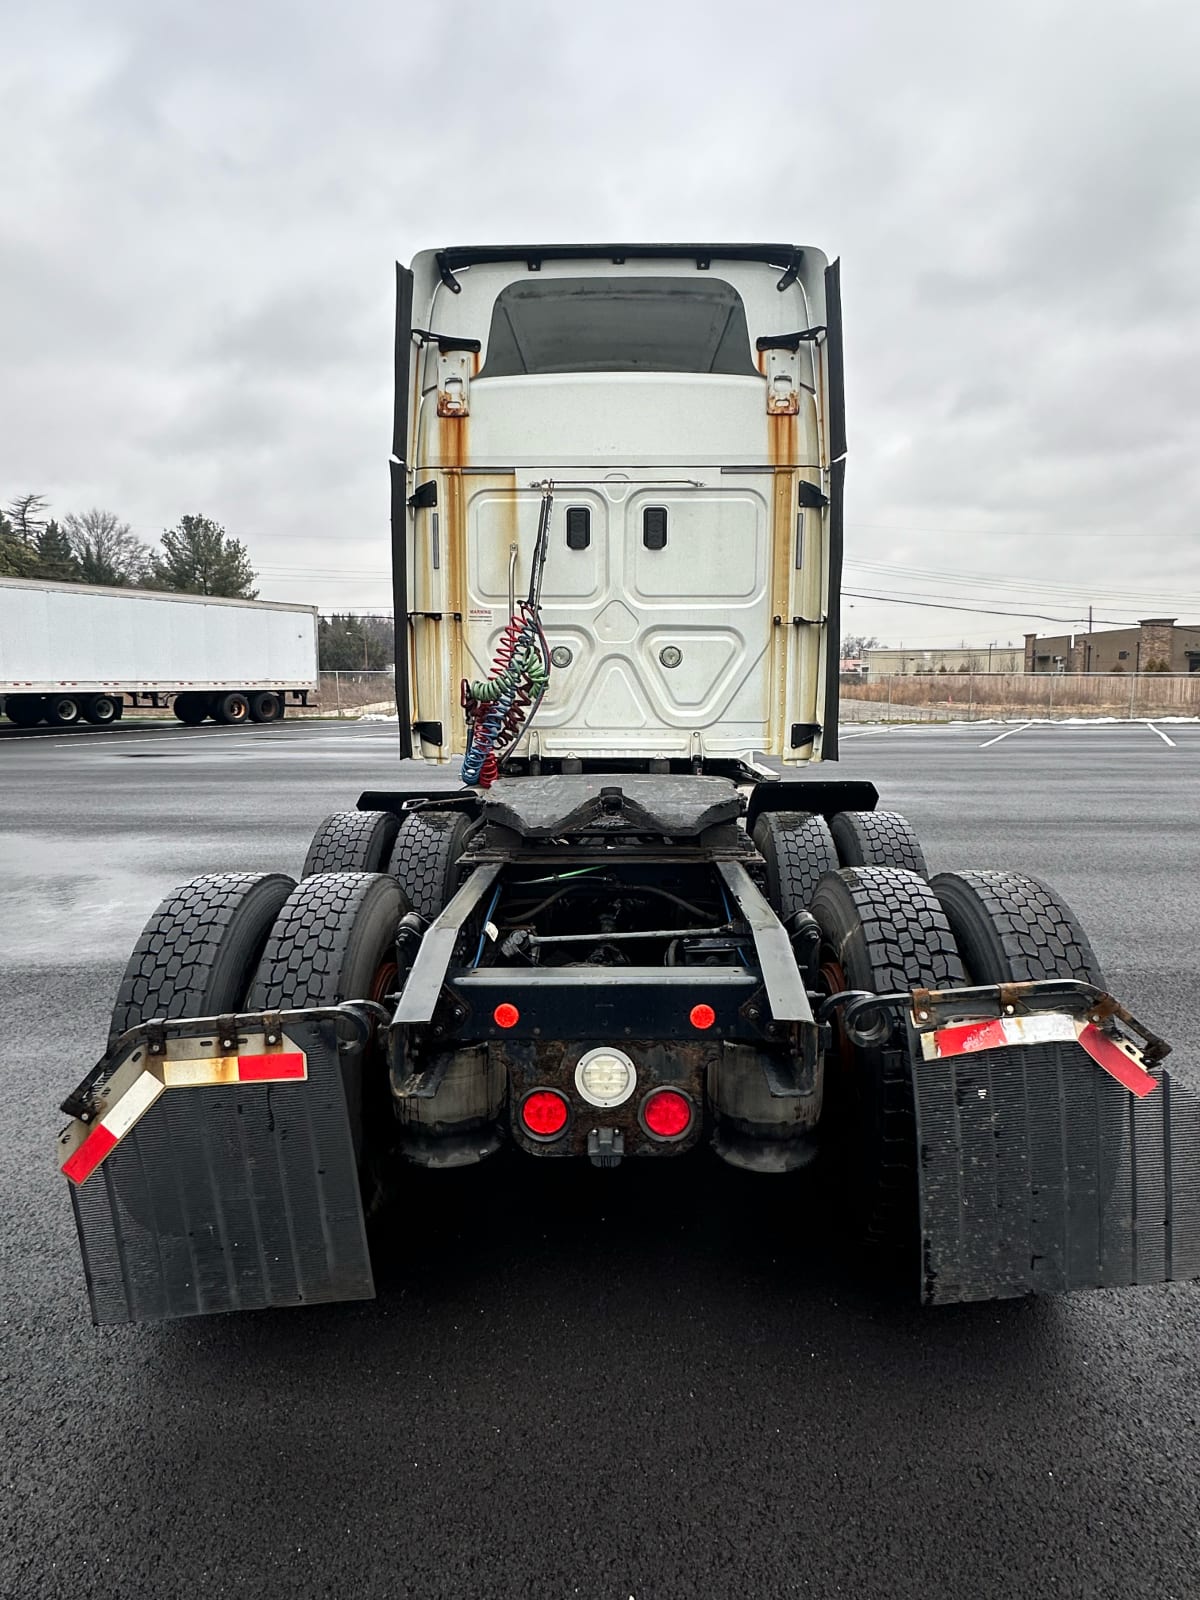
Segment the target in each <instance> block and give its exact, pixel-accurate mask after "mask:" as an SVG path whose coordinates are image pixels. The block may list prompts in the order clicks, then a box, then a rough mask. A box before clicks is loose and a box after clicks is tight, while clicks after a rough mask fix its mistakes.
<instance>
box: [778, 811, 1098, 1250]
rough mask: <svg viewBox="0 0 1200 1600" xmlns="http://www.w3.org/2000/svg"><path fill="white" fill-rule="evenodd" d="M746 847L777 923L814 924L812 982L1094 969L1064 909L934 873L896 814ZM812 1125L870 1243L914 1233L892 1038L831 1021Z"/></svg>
mask: <svg viewBox="0 0 1200 1600" xmlns="http://www.w3.org/2000/svg"><path fill="white" fill-rule="evenodd" d="M754 840H755V843H756V845H757V846H758V849H759V852H760V854H761V855H762V857H763V861H764V867H765V877H766V889H767V896H768V899H769V900H770V901H771V904H772V906H773V908H774V909H775V911H776V913H777V914H778V915H779V916H780V918H781V919H782V920H784V921H786V920H787V918H788V917H789V916H790V915H792V914H793V913H794V912H796V911H798V910H803V911H809V912H811V913H812V915H813V917H815V919H816V922H817V924H818V927H819V928H820V935H821V942H820V954H819V966H820V987H821V990H822V992H823V993H825V994H827V995H828V994H834V993H837V992H839V991H841V990H845V989H861V990H871V991H874V992H875V993H878V994H884V993H895V992H898V991H907V990H910V989H913V988H917V987H921V988H945V987H949V986H955V985H963V984H993V983H1009V982H1024V981H1030V980H1036V979H1040V978H1055V977H1066V978H1077V979H1080V980H1082V981H1084V982H1086V983H1091V984H1094V985H1095V986H1096V987H1098V988H1103V987H1104V975H1103V972H1102V971H1101V969H1100V965H1099V963H1098V961H1097V960H1096V957H1095V954H1094V953H1093V951H1092V948H1091V945H1090V943H1089V941H1088V938H1087V935H1086V934H1085V933H1084V931H1083V929H1082V927H1081V926H1080V924H1079V921H1078V919H1077V918H1076V917H1075V915H1074V913H1073V912H1072V911H1071V909H1070V907H1069V906H1067V905H1066V903H1065V902H1064V901H1063V900H1062V899H1061V898H1060V897H1059V896H1058V895H1057V894H1056V893H1055V892H1054V890H1052V889H1050V888H1049V887H1048V886H1047V885H1046V884H1044V883H1042V882H1040V881H1039V880H1037V879H1035V878H1030V877H1027V876H1026V875H1025V874H1023V873H1017V872H998V871H969V872H944V873H939V874H938V875H937V876H936V877H933V878H932V879H929V880H928V881H926V880H927V879H928V870H927V867H926V864H925V857H924V853H923V852H922V850H921V847H920V844H919V843H918V841H917V838H916V835H915V834H914V833H913V830H912V828H911V827H910V826H909V824H908V823H907V822H906V821H905V819H904V818H903V817H901V816H899V815H898V814H896V813H894V812H842V813H840V814H839V815H836V816H834V817H833V818H832V819H831V821H830V823H829V824H828V825H826V823H825V822H824V820H823V819H822V818H820V817H818V816H815V815H808V814H804V813H795V812H791V813H788V812H775V813H768V814H766V815H764V816H763V817H761V818H760V819H759V822H758V824H757V825H756V827H755V830H754ZM825 1092H826V1107H825V1113H824V1116H823V1120H822V1126H823V1128H824V1134H825V1139H826V1144H827V1147H832V1149H833V1151H834V1152H836V1161H835V1162H834V1163H833V1164H834V1165H835V1166H836V1168H837V1170H838V1171H839V1172H840V1173H841V1174H842V1175H843V1176H844V1177H845V1178H846V1180H847V1184H846V1190H847V1193H846V1201H847V1204H848V1206H849V1208H850V1210H851V1211H852V1212H853V1214H854V1216H855V1218H856V1220H857V1223H858V1225H859V1230H860V1231H861V1233H862V1234H863V1235H864V1236H865V1237H866V1238H867V1239H868V1240H869V1241H871V1242H873V1243H876V1244H880V1245H885V1246H889V1247H893V1248H894V1247H904V1246H906V1245H909V1244H911V1243H912V1242H913V1241H914V1240H915V1237H916V1226H917V1138H916V1119H915V1113H914V1108H913V1095H912V1081H911V1076H910V1065H909V1062H908V1059H907V1044H906V1041H905V1040H904V1038H903V1037H902V1036H901V1037H899V1038H893V1039H892V1040H889V1041H888V1042H887V1043H885V1044H882V1045H879V1046H875V1047H870V1048H867V1047H863V1046H861V1045H858V1044H854V1043H852V1042H851V1041H850V1040H849V1039H848V1038H847V1037H846V1036H845V1033H844V1032H843V1031H841V1030H840V1028H839V1027H838V1025H837V1024H836V1023H835V1034H834V1048H833V1050H832V1051H831V1052H830V1055H829V1056H828V1058H827V1066H826V1085H825Z"/></svg>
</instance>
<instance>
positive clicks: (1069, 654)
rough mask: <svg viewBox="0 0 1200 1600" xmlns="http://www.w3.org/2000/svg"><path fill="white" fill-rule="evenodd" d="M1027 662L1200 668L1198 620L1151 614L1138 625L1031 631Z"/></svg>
mask: <svg viewBox="0 0 1200 1600" xmlns="http://www.w3.org/2000/svg"><path fill="white" fill-rule="evenodd" d="M1024 665H1025V671H1026V672H1200V624H1198V625H1188V624H1186V623H1177V622H1176V621H1175V618H1174V617H1147V618H1146V619H1145V620H1144V621H1142V622H1139V623H1138V625H1137V627H1136V628H1105V629H1103V630H1102V631H1101V632H1092V633H1075V634H1070V633H1062V634H1057V635H1054V636H1052V637H1039V635H1037V634H1036V633H1027V634H1026V635H1025V664H1024ZM1017 670H1020V669H1019V668H1018V669H1017Z"/></svg>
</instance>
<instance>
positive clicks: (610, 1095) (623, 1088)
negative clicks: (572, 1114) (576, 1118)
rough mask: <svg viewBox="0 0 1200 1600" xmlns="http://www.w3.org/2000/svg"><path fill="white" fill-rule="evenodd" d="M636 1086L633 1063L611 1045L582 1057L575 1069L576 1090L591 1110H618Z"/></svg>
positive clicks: (591, 1051) (590, 1051)
mask: <svg viewBox="0 0 1200 1600" xmlns="http://www.w3.org/2000/svg"><path fill="white" fill-rule="evenodd" d="M636 1084H637V1072H636V1071H635V1070H634V1065H633V1062H632V1061H631V1060H630V1059H629V1057H628V1056H627V1055H625V1053H624V1052H623V1051H621V1050H614V1049H612V1048H611V1046H609V1045H605V1046H603V1047H602V1048H601V1049H598V1050H589V1051H588V1052H587V1054H586V1055H583V1056H580V1058H579V1065H578V1066H577V1067H576V1068H575V1087H576V1088H577V1089H578V1090H579V1092H580V1094H581V1095H582V1096H583V1098H584V1099H585V1100H586V1101H587V1102H588V1104H589V1105H592V1106H619V1105H621V1103H622V1102H623V1101H625V1100H628V1099H629V1096H630V1095H631V1094H632V1093H633V1091H634V1088H635V1086H636Z"/></svg>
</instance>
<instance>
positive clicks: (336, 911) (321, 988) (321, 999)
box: [247, 872, 407, 1168]
mask: <svg viewBox="0 0 1200 1600" xmlns="http://www.w3.org/2000/svg"><path fill="white" fill-rule="evenodd" d="M406 909H407V908H406V906H405V903H404V896H403V895H402V894H401V892H400V886H399V884H398V883H397V882H396V880H395V879H394V878H390V877H387V876H385V875H384V874H382V873H374V872H325V873H319V874H318V875H317V876H315V877H312V878H306V879H305V880H304V882H303V883H301V884H299V885H298V886H297V888H295V889H294V890H293V891H292V893H291V895H290V896H289V897H288V900H287V903H286V904H285V905H284V907H283V909H282V910H281V911H280V913H279V916H278V918H277V919H276V922H275V926H274V928H273V929H272V930H271V936H270V938H269V939H268V940H267V946H266V949H265V950H264V951H263V955H262V960H261V961H260V963H259V967H258V973H257V975H256V977H255V979H254V982H253V983H252V984H251V985H250V992H249V996H248V998H247V1009H248V1010H251V1011H265V1010H278V1011H289V1010H292V1009H301V1008H304V1007H307V1006H332V1005H338V1004H340V1002H341V1001H343V1000H372V999H374V1000H378V999H382V998H383V995H384V994H385V993H389V992H390V991H391V988H392V987H394V985H395V982H396V929H397V927H398V925H399V922H400V918H401V916H402V915H403V914H404V912H405V910H406ZM364 1054H365V1052H364V1051H362V1050H354V1051H350V1052H347V1053H343V1055H342V1057H341V1065H342V1082H343V1084H344V1086H345V1090H346V1112H347V1115H348V1117H349V1122H350V1132H351V1137H352V1139H353V1141H354V1154H355V1159H356V1160H357V1162H358V1163H359V1166H360V1168H361V1167H362V1166H363V1163H364V1157H365V1155H366V1152H367V1147H368V1145H371V1146H372V1147H374V1148H378V1146H379V1145H380V1144H385V1143H388V1142H389V1140H388V1135H389V1134H391V1133H392V1126H391V1124H392V1117H391V1110H390V1106H389V1105H388V1096H387V1083H386V1073H385V1071H384V1063H383V1061H382V1059H381V1058H380V1056H379V1053H378V1051H372V1054H371V1056H370V1058H369V1059H368V1060H366V1061H364ZM364 1068H365V1069H366V1070H365V1071H364ZM364 1110H365V1111H366V1113H367V1115H366V1117H364ZM368 1125H369V1126H368ZM368 1135H370V1137H368Z"/></svg>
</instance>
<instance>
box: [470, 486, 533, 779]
mask: <svg viewBox="0 0 1200 1600" xmlns="http://www.w3.org/2000/svg"><path fill="white" fill-rule="evenodd" d="M553 506H554V485H553V484H552V483H547V484H546V485H545V487H544V490H543V493H542V505H541V510H540V512H539V514H538V529H537V538H536V540H535V541H534V547H533V562H532V566H531V570H530V574H529V593H528V595H527V596H526V598H525V599H524V600H522V601H521V603H520V604H519V605H518V607H517V609H516V612H515V613H514V615H513V616H511V617H510V618H509V620H508V625H507V626H506V627H505V629H504V632H503V633H502V634H501V635H500V642H499V644H498V645H497V646H496V655H495V659H494V660H493V662H492V670H491V673H490V674H489V675H488V677H487V678H482V679H477V680H476V681H475V682H473V683H472V682H468V680H467V679H466V678H464V679H463V684H462V707H463V710H464V712H465V713H466V718H467V752H466V754H465V755H464V756H463V764H462V780H463V782H464V783H467V784H471V785H473V786H477V787H479V788H481V789H489V788H491V786H492V784H493V783H495V781H496V779H497V778H498V777H499V775H500V764H501V762H502V761H503V760H504V759H505V757H506V756H508V755H510V754H511V753H512V751H513V749H514V748H515V747H516V745H517V742H518V740H519V739H520V738H521V736H522V734H523V733H525V732H526V730H527V729H528V727H529V725H530V723H531V722H532V721H533V719H534V717H535V716H536V715H537V709H538V706H539V705H541V703H542V696H543V695H544V694H545V693H546V687H547V685H548V684H549V682H550V646H549V645H548V644H547V642H546V635H545V633H544V632H543V630H542V624H541V618H540V615H539V613H540V610H541V593H542V568H543V567H544V566H545V563H546V553H547V550H548V548H549V540H550V513H551V510H552V509H553Z"/></svg>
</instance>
